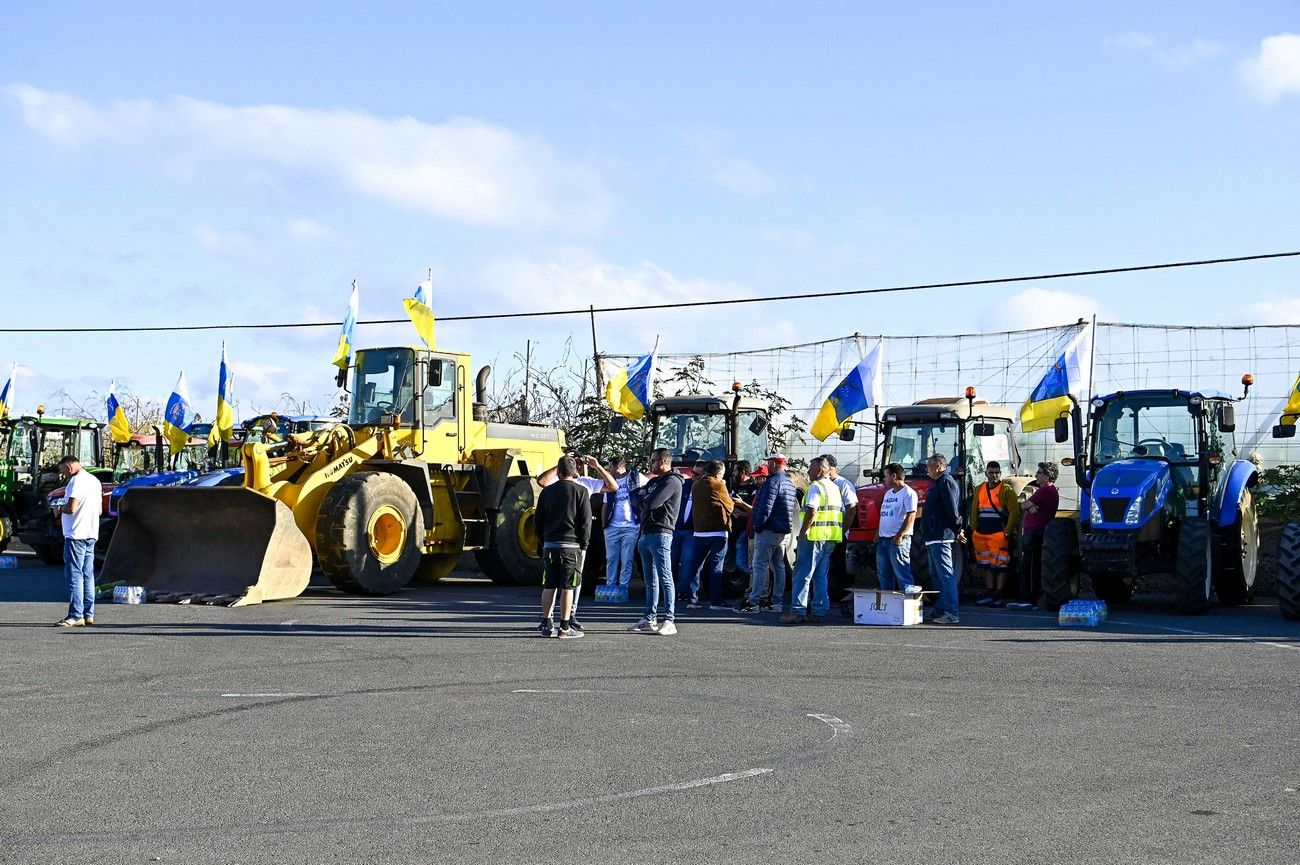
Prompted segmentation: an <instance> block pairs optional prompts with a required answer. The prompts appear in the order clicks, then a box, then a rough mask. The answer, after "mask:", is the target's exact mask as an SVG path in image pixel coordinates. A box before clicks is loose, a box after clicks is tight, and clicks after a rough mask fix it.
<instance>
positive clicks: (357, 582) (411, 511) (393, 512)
mask: <svg viewBox="0 0 1300 865" xmlns="http://www.w3.org/2000/svg"><path fill="white" fill-rule="evenodd" d="M423 528H424V523H423V519H422V518H421V514H420V503H419V502H418V501H416V498H415V493H414V492H412V491H411V488H410V487H409V486H407V485H406V484H405V483H404V482H403V481H402V479H401V478H399V477H397V476H396V475H390V474H386V473H384V472H357V473H356V474H351V475H348V476H347V477H345V478H343V480H341V481H339V482H338V483H336V484H335V485H334V486H333V487H331V488H330V490H329V492H327V493H326V494H325V499H324V501H322V502H321V507H320V516H318V517H317V519H316V557H317V559H318V560H319V561H320V567H321V570H322V571H324V573H325V576H326V577H328V578H329V581H330V582H331V583H333V584H334V585H335V586H337V587H338V588H340V589H343V590H344V591H345V592H356V593H358V594H363V595H391V594H393V593H394V592H399V591H401V590H402V589H404V588H405V587H406V585H407V583H409V582H410V581H411V577H412V576H414V575H415V571H416V568H418V567H419V566H420V535H421V534H422V533H423Z"/></svg>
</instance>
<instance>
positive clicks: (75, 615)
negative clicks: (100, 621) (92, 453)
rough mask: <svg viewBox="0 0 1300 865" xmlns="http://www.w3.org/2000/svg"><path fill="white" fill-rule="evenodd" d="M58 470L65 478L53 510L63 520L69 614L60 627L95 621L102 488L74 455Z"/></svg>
mask: <svg viewBox="0 0 1300 865" xmlns="http://www.w3.org/2000/svg"><path fill="white" fill-rule="evenodd" d="M59 473H60V474H61V475H63V476H64V477H66V478H67V479H68V486H67V489H66V490H65V491H64V494H63V498H62V499H61V500H60V501H59V503H58V504H57V505H55V508H54V510H55V513H57V514H59V515H60V517H61V518H62V522H63V574H64V576H65V577H67V580H68V615H67V616H66V617H64V618H63V620H62V621H60V622H59V627H62V628H80V627H84V626H86V625H93V624H95V541H97V540H98V539H99V516H100V513H101V511H102V510H103V495H104V488H103V486H102V485H101V484H100V482H99V480H98V479H97V478H96V477H95V476H94V475H92V474H91V473H90V472H87V471H83V470H82V468H81V461H80V460H78V459H77V458H76V457H64V458H63V459H62V460H60V461H59Z"/></svg>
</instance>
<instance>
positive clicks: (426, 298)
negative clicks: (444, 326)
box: [402, 276, 438, 348]
mask: <svg viewBox="0 0 1300 865" xmlns="http://www.w3.org/2000/svg"><path fill="white" fill-rule="evenodd" d="M402 305H403V306H405V307H406V314H407V315H409V316H410V317H411V324H413V325H415V332H416V333H418V334H419V335H420V339H422V340H424V344H425V346H426V347H427V348H436V347H437V344H438V343H437V340H435V339H434V337H433V277H432V276H431V277H429V278H428V279H426V280H425V281H424V282H422V283H420V284H419V285H417V286H416V287H415V294H413V295H411V296H410V297H408V298H406V300H403V301H402Z"/></svg>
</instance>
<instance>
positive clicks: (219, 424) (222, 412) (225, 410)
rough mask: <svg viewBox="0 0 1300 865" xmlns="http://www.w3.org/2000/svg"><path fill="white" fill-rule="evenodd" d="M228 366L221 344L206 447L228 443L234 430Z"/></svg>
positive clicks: (223, 343)
mask: <svg viewBox="0 0 1300 865" xmlns="http://www.w3.org/2000/svg"><path fill="white" fill-rule="evenodd" d="M230 385H231V377H230V364H229V363H227V362H226V343H225V341H224V340H223V341H222V343H221V369H220V371H219V372H218V373H217V413H216V416H215V420H214V421H213V423H212V429H211V430H209V431H208V447H213V446H215V445H216V444H217V443H218V442H228V441H230V436H231V434H232V433H233V431H234V429H235V410H234V409H233V408H232V407H231V403H230V389H231V388H230Z"/></svg>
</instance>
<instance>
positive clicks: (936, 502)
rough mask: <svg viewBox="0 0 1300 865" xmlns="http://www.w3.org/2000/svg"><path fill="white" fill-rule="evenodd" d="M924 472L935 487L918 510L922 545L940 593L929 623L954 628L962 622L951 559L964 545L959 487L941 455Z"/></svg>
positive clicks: (932, 460) (931, 461)
mask: <svg viewBox="0 0 1300 865" xmlns="http://www.w3.org/2000/svg"><path fill="white" fill-rule="evenodd" d="M925 471H926V473H927V474H928V475H929V476H930V479H931V480H932V481H934V485H933V486H932V487H930V491H929V492H928V493H926V494H925V506H924V507H923V508H922V510H921V541H922V542H923V543H924V544H925V554H926V557H927V558H928V559H929V562H930V576H931V578H932V579H933V580H934V585H935V588H937V589H938V590H939V600H938V601H937V602H936V603H935V605H934V610H933V612H932V614H931V617H930V621H931V622H933V623H935V624H936V625H955V624H957V623H958V622H960V621H961V613H960V612H959V611H958V596H957V571H956V570H955V569H954V567H953V556H954V555H961V545H964V544H965V543H966V532H965V531H964V530H963V529H962V522H961V487H960V486H959V485H958V484H957V479H956V478H954V477H953V476H952V474H951V473H950V472H949V471H948V458H947V457H945V456H944V455H943V454H935V455H933V456H932V457H930V458H929V459H928V460H926V461H925ZM954 544H956V545H957V548H956V549H954Z"/></svg>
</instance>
